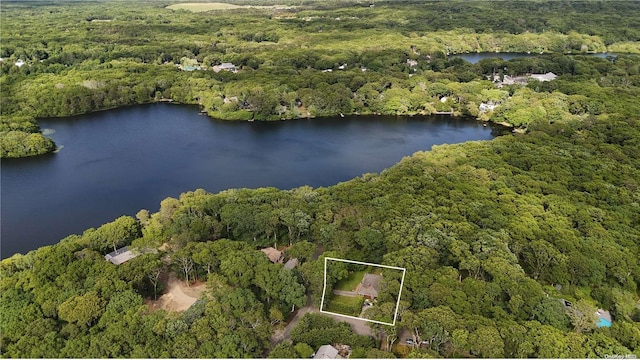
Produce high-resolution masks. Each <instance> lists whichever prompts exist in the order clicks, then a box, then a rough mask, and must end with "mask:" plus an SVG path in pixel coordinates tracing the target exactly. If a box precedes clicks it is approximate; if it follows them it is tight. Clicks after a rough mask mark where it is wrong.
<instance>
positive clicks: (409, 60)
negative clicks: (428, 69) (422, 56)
mask: <svg viewBox="0 0 640 360" xmlns="http://www.w3.org/2000/svg"><path fill="white" fill-rule="evenodd" d="M407 66H409V67H414V66H418V62H417V61H416V60H412V59H407Z"/></svg>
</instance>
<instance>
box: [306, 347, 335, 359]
mask: <svg viewBox="0 0 640 360" xmlns="http://www.w3.org/2000/svg"><path fill="white" fill-rule="evenodd" d="M313 358H314V359H342V357H341V356H340V355H338V349H336V348H334V347H333V346H331V345H322V346H320V348H319V349H318V351H316V355H315V356H314V357H313Z"/></svg>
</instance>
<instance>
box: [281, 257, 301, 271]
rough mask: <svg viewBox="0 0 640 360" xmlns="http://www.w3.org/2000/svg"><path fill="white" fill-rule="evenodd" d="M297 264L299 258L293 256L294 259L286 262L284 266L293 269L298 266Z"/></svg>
mask: <svg viewBox="0 0 640 360" xmlns="http://www.w3.org/2000/svg"><path fill="white" fill-rule="evenodd" d="M297 265H298V259H296V258H293V259H289V261H287V262H286V263H285V264H284V268H285V269H287V270H291V269H293V268H294V267H296V266H297Z"/></svg>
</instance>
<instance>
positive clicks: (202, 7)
mask: <svg viewBox="0 0 640 360" xmlns="http://www.w3.org/2000/svg"><path fill="white" fill-rule="evenodd" d="M166 8H167V9H171V10H188V11H191V12H206V11H219V10H235V9H293V8H295V6H287V5H269V6H263V5H235V4H227V3H219V2H212V3H181V4H173V5H169V6H167V7H166Z"/></svg>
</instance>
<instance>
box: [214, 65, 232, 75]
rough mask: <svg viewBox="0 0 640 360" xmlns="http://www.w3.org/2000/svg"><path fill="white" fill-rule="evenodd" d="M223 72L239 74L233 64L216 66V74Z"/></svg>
mask: <svg viewBox="0 0 640 360" xmlns="http://www.w3.org/2000/svg"><path fill="white" fill-rule="evenodd" d="M222 70H224V71H231V72H232V73H237V72H238V69H237V68H236V66H235V65H233V64H232V63H222V64H220V65H214V66H213V71H215V72H220V71H222Z"/></svg>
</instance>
